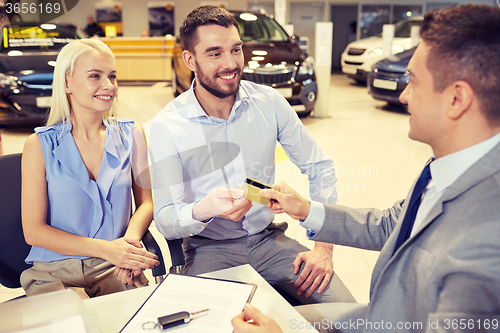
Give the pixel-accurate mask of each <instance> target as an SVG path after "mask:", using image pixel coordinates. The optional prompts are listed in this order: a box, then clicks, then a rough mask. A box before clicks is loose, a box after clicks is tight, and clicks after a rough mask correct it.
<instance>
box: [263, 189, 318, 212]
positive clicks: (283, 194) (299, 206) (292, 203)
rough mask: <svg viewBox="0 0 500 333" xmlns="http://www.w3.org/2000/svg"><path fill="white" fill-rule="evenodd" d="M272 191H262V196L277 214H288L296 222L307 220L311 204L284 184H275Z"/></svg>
mask: <svg viewBox="0 0 500 333" xmlns="http://www.w3.org/2000/svg"><path fill="white" fill-rule="evenodd" d="M272 187H273V189H272V190H261V191H260V194H261V195H262V196H263V197H264V198H267V199H274V200H276V201H274V200H269V204H268V205H267V206H268V207H269V208H270V209H271V210H272V211H273V212H274V213H275V214H279V213H283V212H285V213H287V214H288V215H290V216H291V217H292V218H294V219H296V220H305V219H306V218H307V215H309V210H310V208H311V203H310V202H309V200H306V199H304V198H303V197H302V196H301V195H300V194H298V193H297V192H296V191H295V190H294V189H293V188H291V187H290V186H288V185H287V184H286V183H284V182H279V183H277V184H274V185H273V186H272Z"/></svg>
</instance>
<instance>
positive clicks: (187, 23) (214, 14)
mask: <svg viewBox="0 0 500 333" xmlns="http://www.w3.org/2000/svg"><path fill="white" fill-rule="evenodd" d="M204 25H219V26H221V27H225V28H229V27H231V26H234V27H235V28H236V30H237V31H238V34H239V35H240V36H241V31H240V26H239V24H238V21H236V19H235V18H234V16H233V14H231V13H230V12H228V11H227V10H226V9H224V8H221V7H217V6H201V7H198V8H196V9H194V10H193V11H192V12H191V13H189V14H188V16H187V17H186V19H185V20H184V22H182V24H181V27H180V31H179V32H180V36H181V39H182V43H183V44H184V49H185V50H188V51H189V52H191V53H194V47H195V45H196V44H197V43H198V40H199V37H198V27H201V26H204Z"/></svg>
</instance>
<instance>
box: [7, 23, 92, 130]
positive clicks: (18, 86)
mask: <svg viewBox="0 0 500 333" xmlns="http://www.w3.org/2000/svg"><path fill="white" fill-rule="evenodd" d="M85 37H86V36H85V33H84V32H83V31H81V30H80V29H79V28H78V27H77V26H75V25H73V24H69V23H64V24H63V23H45V24H38V23H19V24H16V25H14V24H12V25H7V26H4V27H2V37H1V46H0V126H5V125H21V124H34V125H37V124H41V123H42V122H43V121H44V119H45V118H46V116H47V112H48V110H49V108H50V102H51V96H52V79H53V73H54V66H55V61H56V58H57V55H58V53H59V50H60V49H61V48H62V47H63V46H64V45H66V44H67V43H69V42H71V41H72V40H74V39H80V38H85Z"/></svg>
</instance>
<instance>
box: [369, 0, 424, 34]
mask: <svg viewBox="0 0 500 333" xmlns="http://www.w3.org/2000/svg"><path fill="white" fill-rule="evenodd" d="M419 15H422V5H412V4H409V5H362V6H361V20H360V22H359V28H360V38H366V37H370V36H375V35H378V34H380V33H381V32H382V27H383V25H384V24H394V23H397V22H399V21H401V20H402V19H405V18H409V17H414V16H419Z"/></svg>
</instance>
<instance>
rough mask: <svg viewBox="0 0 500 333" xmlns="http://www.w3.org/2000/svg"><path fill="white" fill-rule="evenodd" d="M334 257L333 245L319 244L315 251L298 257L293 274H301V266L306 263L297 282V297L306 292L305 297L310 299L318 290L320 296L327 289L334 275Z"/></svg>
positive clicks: (316, 245) (317, 243)
mask: <svg viewBox="0 0 500 333" xmlns="http://www.w3.org/2000/svg"><path fill="white" fill-rule="evenodd" d="M332 256H333V245H332V244H326V243H319V242H316V243H315V246H314V249H312V250H311V251H307V252H301V253H299V254H298V255H297V258H295V261H294V262H293V268H294V272H293V274H297V273H299V271H300V265H301V264H302V262H304V269H303V270H302V273H300V275H299V278H298V279H297V281H295V287H296V288H299V289H298V290H297V295H302V294H303V293H304V292H306V293H305V297H307V298H309V297H311V295H312V294H313V293H314V291H315V290H316V288H317V289H318V293H319V294H321V293H322V292H323V291H324V290H325V289H326V287H327V286H328V283H329V282H330V279H331V277H332V274H333V260H332ZM318 286H319V288H318ZM308 288H309V289H308ZM306 290H307V291H306Z"/></svg>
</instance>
